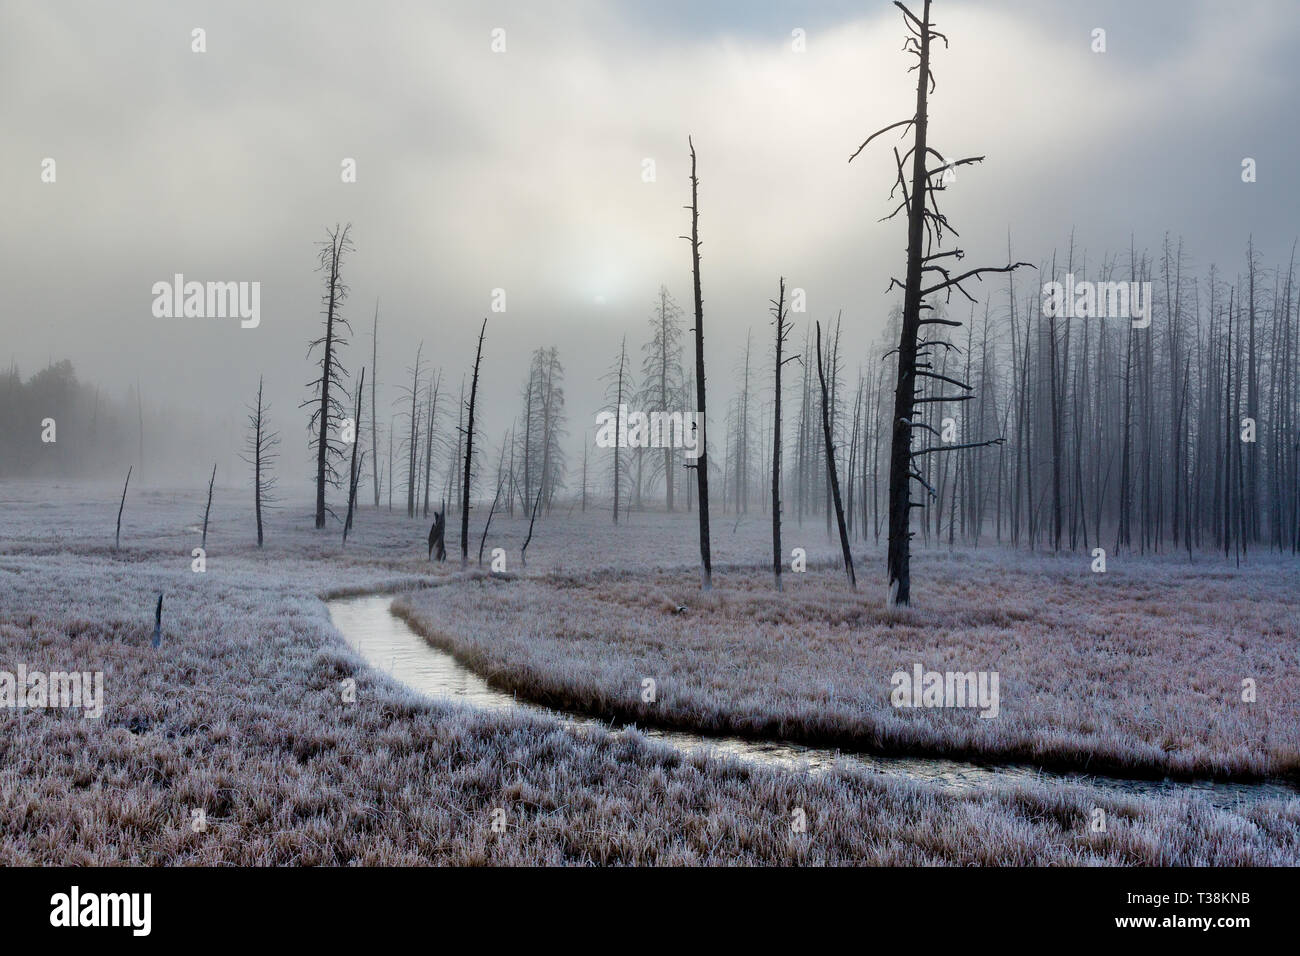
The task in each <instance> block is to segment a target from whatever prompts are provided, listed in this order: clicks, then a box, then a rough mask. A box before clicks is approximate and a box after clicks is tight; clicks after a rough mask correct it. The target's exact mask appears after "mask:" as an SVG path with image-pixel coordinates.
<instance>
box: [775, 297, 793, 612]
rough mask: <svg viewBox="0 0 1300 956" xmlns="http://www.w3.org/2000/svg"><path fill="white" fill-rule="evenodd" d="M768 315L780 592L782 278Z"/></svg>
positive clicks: (784, 328)
mask: <svg viewBox="0 0 1300 956" xmlns="http://www.w3.org/2000/svg"><path fill="white" fill-rule="evenodd" d="M772 315H773V320H774V324H775V325H776V364H775V366H774V374H775V376H776V382H775V384H774V385H773V395H774V399H773V406H772V577H773V579H774V581H775V584H776V589H777V590H778V591H779V590H781V565H782V562H783V558H782V555H781V366H782V365H784V364H785V363H786V362H788V361H790V360H789V359H785V358H782V357H781V349H782V347H783V346H784V345H785V339H786V336H788V335H789V334H790V327H789V326H788V325H787V324H786V321H785V277H784V276H782V277H781V282H780V286H779V287H778V292H777V298H776V301H775V302H774V303H773V308H772Z"/></svg>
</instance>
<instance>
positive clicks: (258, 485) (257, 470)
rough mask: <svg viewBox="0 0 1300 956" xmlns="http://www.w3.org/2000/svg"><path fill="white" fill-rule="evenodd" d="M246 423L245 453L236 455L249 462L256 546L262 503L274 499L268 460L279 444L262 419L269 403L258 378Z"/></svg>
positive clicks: (260, 536)
mask: <svg viewBox="0 0 1300 956" xmlns="http://www.w3.org/2000/svg"><path fill="white" fill-rule="evenodd" d="M248 408H249V416H248V427H249V428H250V429H252V432H251V434H250V435H249V436H248V444H247V445H246V446H245V453H244V454H243V455H241V456H240V457H241V458H243V460H244V461H246V462H248V464H250V465H252V466H253V511H254V512H255V514H256V516H257V546H258V547H259V548H260V547H261V546H262V507H263V505H265V506H267V507H270V505H271V503H272V502H273V501H274V500H275V499H274V497H273V489H274V488H275V483H276V481H277V480H278V479H276V478H275V477H273V476H272V475H271V464H272V462H274V461H275V459H276V458H277V457H279V456H278V455H277V454H276V453H275V452H274V451H272V449H273V448H275V446H276V445H278V444H280V433H279V432H272V431H271V430H270V428H269V426H268V424H267V421H266V413H267V411H268V410H269V408H270V406H268V405H266V404H264V403H263V401H262V379H261V378H260V377H259V378H258V380H257V404H256V405H250V406H249V407H248Z"/></svg>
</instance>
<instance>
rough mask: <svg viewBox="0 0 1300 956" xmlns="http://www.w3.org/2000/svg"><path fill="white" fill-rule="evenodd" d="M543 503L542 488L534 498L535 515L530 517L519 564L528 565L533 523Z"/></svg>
mask: <svg viewBox="0 0 1300 956" xmlns="http://www.w3.org/2000/svg"><path fill="white" fill-rule="evenodd" d="M541 504H542V489H541V488H538V489H537V497H536V498H535V499H534V500H533V515H532V517H531V518H529V519H528V537H526V538H524V545H523V547H522V548H520V549H519V566H520V567H525V568H526V567H528V544H529V542H530V541H532V540H533V525H534V524H536V523H537V509H538V508H539V507H540V506H541Z"/></svg>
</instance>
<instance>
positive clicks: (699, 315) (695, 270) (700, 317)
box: [681, 136, 713, 591]
mask: <svg viewBox="0 0 1300 956" xmlns="http://www.w3.org/2000/svg"><path fill="white" fill-rule="evenodd" d="M686 142H687V145H689V146H690V148H691V204H690V205H689V206H686V207H685V208H687V209H689V210H690V211H691V234H690V235H689V236H682V237H681V238H682V239H687V240H688V241H689V242H690V244H691V275H692V278H693V280H694V289H695V328H694V329H693V330H692V331H694V332H695V403H696V405H697V406H698V407H697V408H696V410H695V415H696V421H698V422H699V424H700V428H699V431H698V434H697V435H696V436H695V439H696V442H697V445H696V451H697V452H698V453H699V454H698V456H697V457H696V459H695V463H694V464H693V465H688V466H687V467H688V468H694V469H695V485H696V489H697V490H698V492H699V497H700V589H701V590H703V591H709V590H712V588H713V562H712V558H711V557H710V553H709V456H708V450H707V448H706V445H705V437H704V436H705V434H706V432H707V429H706V428H705V424H706V421H705V418H706V417H705V409H704V392H705V383H704V298H703V296H702V295H701V294H700V180H699V177H698V176H696V174H695V143H694V142H692V141H691V139H690V137H689V136H688V137H687V138H686Z"/></svg>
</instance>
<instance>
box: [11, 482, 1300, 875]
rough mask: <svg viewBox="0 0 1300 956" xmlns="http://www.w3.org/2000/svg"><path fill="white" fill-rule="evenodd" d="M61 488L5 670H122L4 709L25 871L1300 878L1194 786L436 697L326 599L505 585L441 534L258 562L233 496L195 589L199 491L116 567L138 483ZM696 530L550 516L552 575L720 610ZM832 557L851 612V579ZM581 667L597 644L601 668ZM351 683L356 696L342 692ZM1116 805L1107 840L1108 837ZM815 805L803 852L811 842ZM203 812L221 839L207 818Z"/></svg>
mask: <svg viewBox="0 0 1300 956" xmlns="http://www.w3.org/2000/svg"><path fill="white" fill-rule="evenodd" d="M49 494H50V491H49V490H48V489H41V488H37V487H35V486H22V485H19V486H14V485H8V484H5V485H0V669H10V670H12V669H13V667H14V666H16V664H18V663H20V662H21V663H23V664H25V665H26V666H27V667H28V668H29V669H44V670H60V669H63V670H72V669H77V670H91V671H93V670H102V671H103V672H104V683H105V698H106V699H105V710H104V714H103V716H102V717H101V718H99V719H98V720H93V719H85V718H82V717H81V716H80V715H79V713H77V712H75V711H74V712H62V711H57V710H47V711H25V712H24V711H12V710H8V709H3V710H0V863H2V864H18V863H42V864H46V863H74V864H104V863H242V864H266V865H269V864H312V863H325V864H334V863H364V864H412V863H635V864H642V863H656V864H677V863H794V862H807V863H949V864H966V863H984V864H1004V863H1005V864H1013V863H1016V864H1045V863H1093V862H1101V863H1113V864H1136V865H1144V864H1174V865H1177V864H1216V865H1233V864H1264V865H1277V864H1295V863H1297V862H1300V802H1297V801H1288V802H1285V803H1283V802H1272V803H1265V804H1257V805H1255V806H1252V807H1250V808H1248V809H1244V810H1242V811H1240V812H1226V811H1221V810H1216V809H1214V808H1212V807H1210V806H1209V805H1207V804H1206V803H1204V802H1203V801H1201V800H1199V799H1197V798H1195V797H1192V796H1188V797H1186V798H1178V799H1173V798H1164V799H1148V798H1138V797H1122V796H1117V795H1113V794H1109V793H1100V792H1098V791H1094V790H1092V789H1090V788H1086V787H1081V786H1069V787H1063V786H1056V787H1051V788H1048V787H1026V788H1019V789H1016V790H1005V791H999V792H990V793H983V794H978V795H960V794H954V793H946V792H941V791H937V790H934V789H931V788H928V787H926V786H924V785H920V784H914V783H909V782H907V781H901V780H897V779H888V780H886V779H881V778H873V777H866V776H858V775H855V774H852V773H848V772H839V771H836V772H831V773H828V774H820V775H809V774H803V773H791V772H786V771H781V770H775V769H765V768H756V767H750V766H742V765H737V764H732V763H728V762H725V761H721V760H718V759H715V758H709V757H705V756H702V755H693V756H683V755H680V754H678V753H676V752H675V751H672V750H669V749H667V748H665V747H662V746H660V745H657V744H655V743H653V742H650V741H647V740H645V739H644V738H641V737H640V736H639V735H636V734H629V735H625V736H620V737H618V738H611V737H608V736H606V735H603V734H598V733H594V732H583V731H573V730H568V729H565V728H563V727H561V726H560V725H558V724H556V723H554V722H551V721H548V720H544V719H539V718H533V717H529V716H525V715H502V714H475V713H469V712H465V711H462V710H458V709H455V708H451V707H446V706H442V705H437V704H433V703H430V702H427V701H423V700H420V699H418V698H416V697H414V696H413V695H411V694H409V693H408V692H406V691H404V690H403V689H402V688H400V687H399V686H396V685H395V684H393V683H392V682H391V681H389V680H388V679H387V678H385V677H384V676H383V675H380V674H377V673H375V672H373V671H371V670H369V669H368V668H366V667H365V666H364V664H363V662H362V661H360V660H359V659H358V658H357V657H356V656H355V655H354V653H353V652H352V651H351V650H350V649H349V648H348V647H347V646H346V644H344V642H343V641H342V640H340V638H339V636H338V634H337V632H336V631H335V630H334V629H333V627H332V626H331V624H330V621H329V618H328V615H327V613H326V611H325V608H324V606H323V604H322V603H321V601H320V600H319V598H320V597H322V596H326V595H331V594H337V593H346V592H351V591H365V590H378V589H390V588H395V587H400V586H403V585H410V584H414V583H419V582H421V581H423V580H427V579H428V578H429V577H430V575H431V574H432V575H433V576H435V577H436V578H437V579H438V580H440V581H441V582H443V585H444V586H443V587H440V588H438V589H435V591H432V592H429V595H428V596H429V597H430V598H433V597H434V596H435V595H437V594H445V595H446V596H447V599H448V601H449V602H456V603H459V602H461V601H463V600H464V599H465V596H466V595H469V594H472V593H473V589H474V588H477V587H480V586H487V585H472V584H470V583H468V582H467V581H463V580H462V579H461V578H460V576H459V575H458V574H457V573H456V572H455V571H453V570H451V569H448V568H442V569H438V570H436V571H434V572H430V570H429V566H428V565H427V563H426V562H425V561H424V550H423V547H422V544H421V541H422V538H423V532H427V526H424V525H421V526H419V527H417V526H416V525H415V524H414V523H408V522H407V521H406V519H405V518H404V517H399V516H392V517H390V516H388V515H387V514H386V513H380V514H374V513H372V512H371V511H370V510H367V511H364V512H363V513H362V515H361V516H360V518H359V519H358V527H357V533H356V535H355V537H354V538H353V539H351V540H350V541H349V544H348V546H347V548H346V549H343V548H342V547H341V546H340V545H339V542H338V534H337V533H336V532H335V531H334V530H333V528H331V529H330V530H329V531H328V532H326V533H318V532H315V531H313V530H312V529H311V527H310V525H311V522H310V516H309V515H308V514H307V513H306V511H305V509H303V508H301V507H299V508H296V509H285V510H284V511H282V512H279V513H278V514H277V515H275V516H274V517H273V518H272V520H271V523H270V525H269V528H268V547H267V548H266V549H265V550H263V551H261V552H259V551H258V550H257V549H256V548H254V547H252V546H251V537H252V535H251V521H250V518H249V514H248V509H247V507H246V506H244V505H243V504H242V503H241V498H242V495H239V494H237V493H229V494H227V495H220V494H219V496H218V499H217V501H216V502H214V518H213V526H212V528H211V530H210V533H209V539H208V570H207V571H206V573H204V574H195V573H192V572H191V570H190V561H191V560H192V558H191V556H190V549H191V548H193V547H195V546H197V545H198V535H197V533H195V532H192V531H187V530H186V528H187V527H188V526H192V525H193V524H194V523H195V522H196V521H197V520H198V519H199V518H200V517H201V513H202V501H201V500H200V497H199V496H198V495H176V496H173V495H171V494H168V493H150V492H145V491H141V492H139V493H138V494H137V493H133V494H131V495H129V496H128V501H127V510H126V513H125V514H124V517H123V541H122V544H123V547H122V550H121V551H120V552H117V553H114V552H113V551H112V547H111V545H112V534H113V519H114V517H115V514H116V503H117V502H116V490H115V489H112V488H110V487H107V486H105V487H104V488H103V489H83V488H70V489H65V490H64V491H63V492H61V493H60V496H59V498H58V500H56V501H53V502H49V501H47V500H46V499H47V496H48V495H49ZM575 518H576V516H575ZM453 520H454V518H453ZM497 520H500V519H499V518H498V519H497ZM451 523H452V522H449V524H451ZM520 525H521V523H520V522H518V521H515V522H509V521H502V522H501V529H502V532H501V535H500V536H499V537H496V536H494V538H493V539H492V540H489V543H488V546H489V548H491V547H492V546H493V545H494V544H498V543H499V544H500V545H501V546H503V547H506V548H507V549H508V550H509V552H510V559H511V568H512V571H513V570H517V569H516V568H515V558H516V557H517V547H518V542H519V541H520V540H522V534H523V532H524V531H526V529H524V528H522V527H521V526H520ZM495 527H496V525H495V522H494V528H495ZM689 528H690V525H689V524H688V523H686V519H685V517H684V516H683V518H682V519H680V520H677V521H676V522H675V523H674V522H673V521H659V520H657V518H656V517H655V516H649V515H644V516H640V515H638V516H633V517H632V519H631V520H629V521H628V522H627V523H626V524H624V525H621V526H620V532H621V535H622V536H621V537H618V536H613V535H609V534H608V530H609V529H607V528H606V526H605V524H604V522H601V521H600V520H599V519H598V518H597V517H595V516H592V517H591V519H590V520H589V521H588V522H586V523H583V522H581V521H578V520H574V521H571V522H567V523H566V524H564V525H562V524H561V521H560V516H559V515H558V514H557V515H555V516H553V517H552V518H551V519H549V520H546V519H542V520H539V527H538V532H537V535H536V536H535V538H534V541H533V543H532V544H531V545H530V547H529V552H530V561H529V573H530V574H533V573H537V574H569V575H574V574H579V573H580V572H582V571H583V569H584V568H585V570H586V572H588V573H589V572H590V571H591V570H592V569H593V568H594V567H596V566H604V567H610V566H611V565H612V566H617V565H618V564H619V563H625V564H626V565H627V567H626V568H625V570H627V571H630V572H634V573H635V574H637V575H640V574H643V573H651V571H652V570H653V569H654V568H656V567H658V568H662V569H664V570H663V571H662V572H661V573H662V574H663V575H666V576H668V577H671V578H676V577H678V576H680V579H681V580H680V589H681V590H682V593H683V596H684V597H685V598H686V599H687V603H690V604H691V605H692V612H691V613H692V614H698V613H700V609H702V608H703V607H704V605H701V604H700V603H699V599H698V597H697V596H696V595H695V594H693V593H691V592H690V584H691V582H692V581H693V580H694V579H693V568H692V564H693V561H694V553H693V540H692V539H690V538H689V537H687V538H686V540H685V541H684V542H682V541H680V540H678V539H680V538H681V537H682V536H683V530H684V529H685V530H688V529H689ZM719 528H720V530H719V533H718V538H719V547H718V551H719V554H720V558H719V563H720V565H723V568H722V569H720V572H719V579H720V583H721V580H722V579H723V576H724V572H725V567H726V565H727V563H728V562H740V561H743V560H744V559H745V554H746V552H747V550H748V548H749V547H750V544H754V543H756V542H761V539H762V535H761V533H760V532H761V530H762V529H761V527H759V528H757V531H754V532H752V534H751V538H752V540H750V539H746V537H745V535H746V534H747V533H749V531H750V529H747V528H746V527H745V526H743V525H742V527H741V528H739V529H738V530H737V533H736V534H735V535H732V536H731V538H732V540H730V541H728V540H727V539H728V536H729V534H730V527H729V526H726V527H724V526H723V525H722V524H721V523H720V524H719ZM747 540H749V541H750V543H749V544H746V543H745V542H746V541H747ZM474 544H475V547H474V549H473V550H474V551H476V550H477V540H475V542H474ZM792 546H793V545H792ZM809 547H810V553H812V554H813V555H814V558H820V559H829V558H830V556H831V555H832V554H833V550H832V549H831V548H830V547H828V546H826V543H825V542H822V545H821V546H820V547H819V548H813V547H811V546H809ZM656 548H658V549H659V550H658V551H656V550H655V549H656ZM636 555H641V557H639V558H637V557H635V556H636ZM674 567H675V568H677V569H678V570H677V571H676V572H673V574H669V571H668V569H669V568H674ZM818 567H820V566H818V565H815V566H814V572H812V574H813V575H821V576H823V577H825V579H826V582H825V584H824V585H819V586H818V587H819V588H820V589H822V590H824V593H825V594H827V595H829V594H831V593H833V592H834V591H835V590H836V588H837V587H838V578H837V577H835V575H834V572H833V569H830V568H824V569H823V570H817V568H818ZM864 577H865V575H864ZM631 580H632V579H630V578H629V581H631ZM808 581H811V577H810V578H808V579H805V581H804V582H801V583H799V584H797V585H794V586H792V587H791V595H790V596H791V598H792V599H796V598H797V596H798V595H799V594H800V593H802V592H801V591H800V590H799V589H800V588H803V587H804V586H805V585H806V584H807V582H808ZM490 585H491V586H495V587H497V588H499V589H500V592H501V593H502V594H507V593H509V594H516V593H520V592H521V591H522V589H523V587H525V586H527V587H536V586H538V585H537V583H536V582H532V581H525V580H518V581H514V582H490ZM590 586H592V585H591V583H590V582H588V583H583V584H581V585H580V586H579V589H582V588H587V587H590ZM159 591H162V592H165V593H166V595H167V597H166V599H165V604H164V617H163V631H164V641H163V647H162V648H161V650H159V651H155V650H153V649H152V648H151V647H149V644H148V640H149V634H150V632H151V630H152V626H153V620H152V612H153V601H154V598H155V596H156V594H157V593H158V592H159ZM722 593H724V592H722V589H721V588H720V593H719V595H718V597H719V599H721V598H722ZM810 593H811V592H810ZM552 600H554V598H552ZM583 660H584V657H583V656H582V655H578V654H575V656H574V661H575V665H574V667H575V672H578V673H582V672H583V669H584V667H585V666H586V665H585V664H583V663H582V661H583ZM347 678H352V679H354V680H355V681H356V702H355V703H344V702H343V700H342V699H341V694H340V684H341V682H342V681H344V680H345V679H347ZM1262 685H1263V682H1262V681H1261V686H1262ZM1005 696H1006V692H1005V691H1004V697H1005ZM1261 698H1262V699H1263V700H1265V701H1266V697H1265V695H1263V694H1261ZM1005 706H1006V705H1005V704H1004V707H1005ZM1261 706H1271V705H1269V704H1267V703H1266V702H1265V703H1264V704H1262V705H1261ZM1097 806H1100V807H1102V808H1103V809H1105V810H1106V812H1107V816H1108V827H1107V832H1105V833H1093V832H1091V831H1090V830H1089V827H1088V823H1089V821H1090V819H1091V812H1092V809H1093V807H1097ZM796 807H800V808H803V809H804V810H805V812H806V814H807V819H808V832H807V833H805V834H793V833H791V828H790V822H791V819H792V813H793V810H794V809H795V808H796ZM495 808H502V809H504V810H505V811H506V822H507V829H506V830H505V832H503V833H495V832H493V829H492V826H491V823H492V811H493V809H495ZM196 809H202V810H203V811H204V812H205V815H206V819H207V828H206V829H205V830H203V831H202V832H195V830H194V829H193V828H192V826H191V822H192V820H193V812H194V811H195V810H196Z"/></svg>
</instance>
